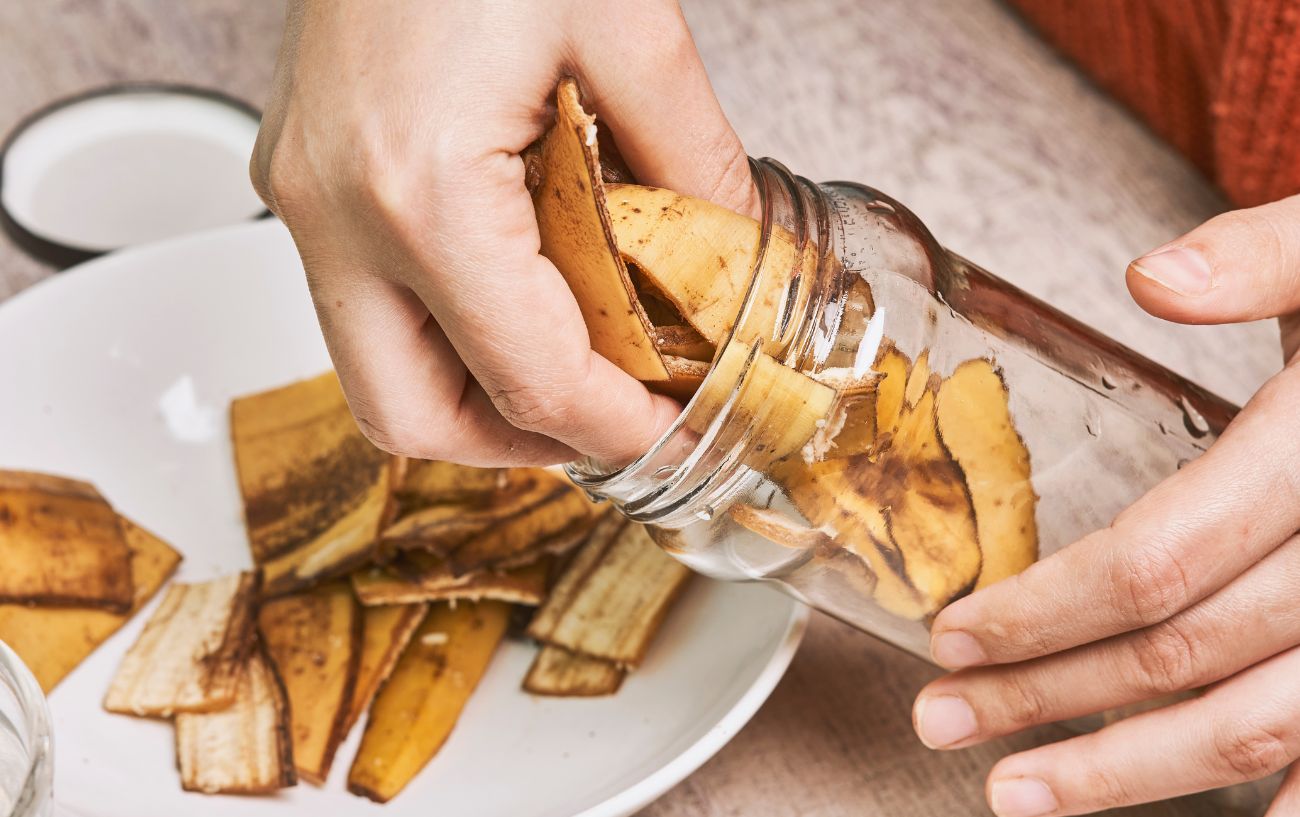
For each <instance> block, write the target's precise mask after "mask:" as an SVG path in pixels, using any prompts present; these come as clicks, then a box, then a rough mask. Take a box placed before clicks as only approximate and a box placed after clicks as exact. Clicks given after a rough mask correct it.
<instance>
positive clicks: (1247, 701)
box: [988, 649, 1300, 817]
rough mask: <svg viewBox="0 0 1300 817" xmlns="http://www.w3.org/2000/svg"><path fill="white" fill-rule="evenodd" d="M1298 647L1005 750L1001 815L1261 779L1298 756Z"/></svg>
mask: <svg viewBox="0 0 1300 817" xmlns="http://www.w3.org/2000/svg"><path fill="white" fill-rule="evenodd" d="M1297 707H1300V649H1293V650H1290V651H1289V652H1286V653H1283V654H1282V655H1279V656H1275V657H1274V658H1271V659H1269V660H1268V661H1265V662H1264V663H1262V664H1259V665H1257V666H1255V667H1252V668H1251V669H1249V670H1247V671H1246V672H1244V673H1242V674H1241V675H1238V676H1235V677H1233V678H1232V679H1230V680H1228V681H1225V682H1224V683H1223V684H1221V685H1219V686H1218V687H1215V688H1214V689H1212V690H1210V691H1209V692H1207V693H1206V694H1205V695H1203V696H1201V697H1200V698H1196V699H1193V700H1190V701H1186V702H1184V703H1180V704H1175V705H1173V706H1170V707H1167V708H1165V709H1157V710H1154V711H1151V712H1146V713H1143V714H1141V715H1135V716H1133V717H1131V718H1129V719H1127V720H1123V721H1120V722H1119V723H1116V724H1114V725H1112V726H1108V727H1106V728H1105V729H1102V730H1101V731H1099V732H1096V733H1093V734H1091V735H1084V736H1082V737H1077V738H1073V739H1071V740H1067V741H1063V742H1061V743H1055V744H1052V745H1050V746H1044V747H1041V748H1038V749H1033V750H1030V751H1028V752H1024V753H1021V754H1017V755H1012V756H1011V757H1008V758H1005V759H1003V760H1002V761H1001V762H999V763H998V764H997V765H996V766H994V767H993V771H992V772H990V774H989V784H988V798H989V804H990V805H991V806H992V807H993V811H994V813H996V814H997V815H999V817H1038V815H1049V814H1050V815H1069V814H1086V813H1089V812H1093V811H1100V810H1102V809H1108V808H1117V807H1120V806H1126V805H1132V804H1135V803H1146V802H1150V801H1152V800H1162V799H1165V798H1169V797H1175V796H1178V795H1181V794H1190V793H1192V792H1198V791H1205V790H1206V789H1212V788H1218V787H1220V786H1228V785H1232V784H1235V783H1242V782H1245V781H1248V780H1257V779H1259V778H1262V777H1266V776H1268V775H1270V774H1272V773H1274V772H1276V771H1278V770H1280V769H1283V768H1285V767H1286V766H1287V765H1288V764H1290V763H1291V762H1292V761H1293V760H1295V758H1296V757H1297V756H1300V718H1297V717H1296V715H1295V713H1296V712H1297Z"/></svg>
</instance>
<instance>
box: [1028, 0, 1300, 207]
mask: <svg viewBox="0 0 1300 817" xmlns="http://www.w3.org/2000/svg"><path fill="white" fill-rule="evenodd" d="M1009 1H1010V3H1011V5H1012V6H1014V7H1016V8H1017V9H1018V10H1019V11H1020V13H1021V14H1022V15H1023V17H1024V18H1025V20H1026V21H1027V22H1028V23H1029V24H1030V25H1031V26H1033V27H1034V28H1035V29H1037V30H1038V31H1039V32H1040V33H1041V34H1042V35H1043V37H1044V38H1045V39H1046V40H1047V41H1048V42H1049V43H1051V44H1052V45H1053V46H1055V47H1056V48H1057V49H1059V50H1060V51H1061V52H1062V53H1063V54H1064V55H1065V56H1066V57H1068V58H1069V59H1071V60H1072V61H1074V62H1075V63H1077V64H1078V65H1079V66H1080V67H1082V68H1083V69H1084V70H1085V71H1086V72H1087V73H1088V74H1090V75H1091V76H1092V77H1093V78H1094V79H1095V80H1096V82H1097V83H1098V85H1100V86H1101V87H1102V88H1104V89H1105V90H1106V91H1108V92H1109V93H1111V94H1112V95H1114V96H1115V97H1116V98H1117V99H1118V100H1119V101H1120V102H1122V103H1123V104H1125V105H1126V106H1128V107H1129V108H1130V109H1131V110H1133V111H1134V112H1135V113H1136V114H1137V115H1138V116H1140V117H1141V118H1142V119H1143V120H1145V121H1146V122H1147V124H1148V125H1150V127H1151V129H1152V130H1154V131H1155V132H1156V133H1157V134H1158V135H1160V136H1161V137H1163V138H1164V139H1166V140H1168V141H1169V142H1170V143H1171V144H1172V145H1173V146H1174V147H1176V148H1177V149H1178V150H1179V151H1181V152H1182V153H1183V154H1184V155H1186V156H1187V157H1188V159H1190V160H1191V161H1192V162H1193V163H1194V164H1195V165H1196V166H1197V167H1199V168H1200V169H1201V170H1202V171H1204V172H1205V173H1206V174H1207V175H1208V176H1210V177H1211V178H1213V179H1214V180H1215V181H1216V182H1217V183H1218V184H1219V186H1220V187H1222V188H1223V190H1224V191H1225V192H1226V193H1227V194H1228V197H1229V198H1230V199H1231V200H1232V201H1233V202H1234V203H1235V204H1237V205H1241V206H1249V205H1253V204H1262V203H1264V202H1267V201H1273V200H1276V199H1279V198H1283V197H1285V196H1289V195H1294V194H1296V193H1300V1H1298V0H1089V2H1077V0H1009Z"/></svg>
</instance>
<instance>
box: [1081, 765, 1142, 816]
mask: <svg viewBox="0 0 1300 817" xmlns="http://www.w3.org/2000/svg"><path fill="white" fill-rule="evenodd" d="M1084 780H1085V783H1086V788H1084V791H1087V792H1089V800H1088V802H1089V807H1090V808H1091V809H1094V810H1098V811H1100V810H1102V809H1111V808H1119V807H1121V806H1127V805H1131V804H1132V803H1135V802H1139V800H1140V798H1138V797H1136V796H1135V793H1134V791H1133V788H1132V786H1131V785H1130V784H1129V783H1127V782H1126V781H1125V780H1124V777H1123V775H1122V774H1121V773H1120V772H1119V771H1118V770H1116V769H1114V768H1112V767H1110V766H1097V767H1094V768H1092V769H1090V770H1089V771H1088V772H1087V774H1086V775H1085V777H1084Z"/></svg>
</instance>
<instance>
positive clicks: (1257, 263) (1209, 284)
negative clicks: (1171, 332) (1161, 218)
mask: <svg viewBox="0 0 1300 817" xmlns="http://www.w3.org/2000/svg"><path fill="white" fill-rule="evenodd" d="M1128 286H1129V291H1130V292H1131V293H1132V294H1133V298H1134V299H1135V300H1136V301H1137V302H1138V303H1139V304H1140V305H1141V306H1142V308H1143V309H1145V310H1147V311H1148V312H1150V313H1151V314H1153V315H1156V316H1157V317H1161V318H1165V319H1167V320H1171V321H1178V322H1180V323H1197V324H1200V323H1230V322H1236V321H1249V320H1256V319H1260V318H1275V317H1278V316H1279V315H1284V314H1286V313H1288V312H1292V311H1294V310H1296V309H1300V196H1293V197H1291V198H1289V199H1283V200H1282V201H1278V202H1273V203H1272V204H1265V205H1263V206H1261V207H1253V208H1251V209H1249V210H1237V211H1234V212H1231V213H1224V214H1223V215H1221V216H1217V217H1215V218H1212V219H1210V220H1209V221H1207V222H1206V223H1204V224H1202V225H1201V226H1200V227H1197V228H1196V229H1194V230H1192V231H1191V232H1190V233H1188V234H1187V235H1185V236H1183V237H1182V238H1179V239H1177V240H1175V241H1172V242H1170V243H1169V244H1166V245H1165V246H1164V247H1161V248H1160V249H1158V250H1156V251H1155V252H1153V253H1151V254H1149V255H1144V256H1143V257H1141V258H1139V259H1137V260H1136V261H1134V262H1133V263H1132V264H1130V265H1129V268H1128Z"/></svg>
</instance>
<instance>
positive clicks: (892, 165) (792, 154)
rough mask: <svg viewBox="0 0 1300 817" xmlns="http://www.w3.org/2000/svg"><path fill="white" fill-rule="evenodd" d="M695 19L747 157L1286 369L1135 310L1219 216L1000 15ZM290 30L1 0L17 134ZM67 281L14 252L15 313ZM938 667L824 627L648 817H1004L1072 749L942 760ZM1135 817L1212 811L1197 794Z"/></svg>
mask: <svg viewBox="0 0 1300 817" xmlns="http://www.w3.org/2000/svg"><path fill="white" fill-rule="evenodd" d="M685 5H686V12H687V16H688V18H689V19H690V22H691V25H692V29H693V30H694V32H695V36H696V39H697V41H698V43H699V46H700V50H701V51H702V53H703V54H704V59H705V62H706V63H707V65H708V68H709V72H710V75H711V76H712V77H713V80H714V82H715V84H716V87H717V90H718V94H719V96H720V98H721V99H722V102H723V105H724V107H725V109H726V111H727V113H728V115H729V116H730V117H731V119H732V122H733V123H734V124H735V126H736V128H737V130H738V131H739V133H740V134H741V136H742V138H743V139H744V140H745V143H746V146H747V148H748V149H749V152H750V153H751V154H754V155H770V156H774V157H777V158H779V159H781V160H782V161H784V162H785V163H786V164H787V165H788V166H790V167H791V168H792V169H794V170H796V171H797V172H799V173H802V174H803V175H806V176H808V177H810V178H813V179H832V178H845V179H852V180H857V181H863V182H866V183H868V184H871V185H873V186H876V187H878V188H880V189H882V190H885V191H886V192H889V193H891V194H892V195H894V196H896V197H898V198H900V199H902V200H903V201H904V202H906V203H907V204H908V205H909V206H911V207H912V208H914V209H915V210H916V212H917V213H918V214H919V215H920V216H921V218H922V219H923V220H925V221H926V222H927V223H928V224H929V225H930V227H931V228H932V229H933V231H934V232H935V233H936V235H937V236H938V237H939V239H940V241H941V242H943V243H945V244H947V245H948V246H949V247H951V248H953V249H955V250H956V251H958V252H960V253H962V254H964V255H966V256H967V257H969V258H971V259H973V260H975V261H977V262H979V263H982V264H984V265H985V266H987V267H989V268H990V269H992V270H994V271H995V272H997V273H999V274H1000V275H1002V276H1004V277H1005V278H1007V279H1009V280H1011V281H1012V282H1013V283H1016V284H1017V285H1019V286H1021V287H1024V288H1025V289H1027V290H1029V291H1031V292H1033V293H1034V294H1036V295H1039V296H1041V297H1043V298H1045V299H1046V300H1048V301H1050V302H1052V303H1054V304H1056V305H1058V306H1060V307H1062V308H1064V309H1065V310H1066V311H1068V312H1072V313H1073V314H1075V315H1077V316H1079V317H1081V318H1083V319H1084V320H1086V321H1088V322H1090V323H1092V324H1093V325H1095V326H1097V327H1098V328H1100V329H1101V330H1102V331H1105V332H1107V333H1110V334H1112V335H1113V336H1115V337H1116V338H1118V339H1119V340H1121V341H1123V342H1126V343H1128V344H1130V345H1132V346H1134V347H1136V348H1137V349H1138V350H1139V351H1141V352H1143V353H1145V354H1147V355H1149V356H1151V357H1153V358H1155V359H1157V360H1159V361H1161V362H1163V363H1165V364H1167V365H1170V366H1172V367H1173V368H1175V369H1177V370H1179V371H1181V372H1183V373H1185V374H1188V375H1190V376H1192V377H1193V378H1194V379H1196V380H1198V381H1200V382H1202V383H1203V384H1205V385H1206V386H1208V387H1210V388H1212V389H1214V390H1216V391H1218V392H1220V393H1221V394H1223V395H1224V396H1225V397H1228V398H1230V399H1233V400H1235V401H1238V402H1240V401H1243V400H1245V399H1246V398H1247V397H1248V396H1249V395H1250V393H1251V392H1252V391H1253V390H1254V389H1255V388H1256V387H1257V386H1258V385H1259V383H1260V382H1262V381H1263V379H1264V378H1265V377H1267V376H1268V375H1269V374H1270V373H1271V372H1273V371H1275V370H1276V368H1277V366H1278V364H1279V356H1278V353H1277V347H1276V343H1277V341H1276V330H1275V329H1274V328H1273V327H1272V326H1271V325H1254V326H1238V327H1224V328H1195V329H1193V328H1188V327H1175V326H1172V325H1169V324H1164V323H1161V322H1158V321H1156V320H1154V319H1152V318H1149V317H1147V316H1145V315H1144V314H1143V313H1142V312H1141V311H1140V310H1139V309H1138V308H1137V307H1136V306H1134V305H1133V304H1132V302H1131V301H1130V300H1129V299H1128V297H1127V294H1126V292H1125V290H1124V285H1123V269H1124V265H1125V264H1126V263H1127V261H1128V260H1129V259H1130V258H1131V257H1133V256H1135V255H1137V254H1139V253H1141V252H1142V251H1143V250H1145V249H1148V248H1150V247H1153V246H1155V245H1157V244H1159V243H1162V242H1163V241H1165V240H1167V239H1169V238H1171V237H1173V236H1175V235H1176V234H1178V233H1180V232H1182V231H1183V230H1186V229H1187V228H1189V227H1191V226H1193V225H1194V224H1196V223H1198V222H1199V221H1202V220H1204V219H1205V218H1206V217H1208V216H1209V215H1211V214H1213V213H1214V212H1216V211H1218V210H1220V209H1221V208H1222V207H1223V203H1222V201H1221V200H1220V198H1219V197H1218V196H1217V194H1216V193H1215V192H1214V191H1213V190H1212V189H1211V188H1210V187H1209V186H1208V185H1206V184H1205V182H1204V181H1203V180H1202V179H1200V178H1199V177H1198V176H1197V175H1196V174H1195V172H1194V171H1192V170H1191V169H1190V168H1189V167H1188V166H1187V165H1186V164H1185V163H1184V162H1183V161H1182V160H1181V159H1179V158H1178V157H1177V156H1175V155H1174V154H1173V153H1172V152H1171V151H1170V150H1168V149H1167V148H1165V147H1164V146H1163V145H1161V144H1160V143H1158V142H1157V141H1156V140H1155V139H1154V138H1153V137H1152V136H1151V135H1150V134H1148V132H1147V131H1145V130H1144V129H1143V128H1142V127H1141V126H1140V125H1138V124H1137V123H1135V122H1134V121H1133V120H1132V119H1131V118H1130V117H1129V116H1128V115H1126V114H1125V113H1124V112H1123V111H1121V110H1120V109H1119V108H1117V107H1116V106H1115V105H1114V104H1113V103H1111V102H1109V101H1108V100H1107V99H1105V98H1104V97H1103V96H1101V95H1100V94H1099V93H1098V92H1097V91H1096V90H1095V89H1094V88H1093V87H1092V86H1091V85H1089V83H1088V82H1087V81H1086V80H1085V79H1082V78H1081V77H1080V76H1079V75H1078V74H1076V73H1075V72H1074V71H1073V70H1072V69H1071V68H1070V67H1069V66H1068V65H1066V64H1064V63H1063V62H1061V61H1060V60H1059V59H1057V58H1056V56H1055V55H1054V54H1053V53H1052V52H1051V51H1050V50H1049V49H1047V48H1046V47H1045V46H1044V45H1042V44H1041V43H1039V42H1038V41H1037V40H1036V39H1035V38H1034V36H1033V35H1032V33H1031V32H1029V31H1028V30H1027V29H1025V28H1024V27H1023V26H1022V25H1021V24H1020V23H1019V22H1018V21H1017V20H1016V19H1015V18H1014V17H1012V16H1011V15H1010V14H1009V13H1008V12H1007V11H1006V10H1005V9H1004V8H1002V7H1001V6H1000V5H998V4H997V2H996V0H872V1H871V2H869V3H867V2H860V1H858V0H802V1H801V0H758V1H757V2H755V1H754V0H692V2H688V3H686V4H685ZM281 14H282V12H281V6H280V4H278V3H270V2H266V0H186V2H184V3H176V2H173V0H8V2H5V3H0V129H2V130H8V128H9V127H11V126H12V124H13V123H14V122H15V121H16V120H17V119H18V118H19V117H20V116H21V115H22V114H23V113H25V112H27V111H29V110H31V109H33V108H35V107H37V106H40V105H42V104H44V103H45V102H48V101H49V100H51V99H53V98H55V97H57V96H60V95H63V94H68V93H72V92H75V91H78V90H81V89H84V88H87V87H91V86H95V85H99V84H103V83H108V82H115V81H121V80H128V79H133V80H146V79H153V80H180V81H187V82H192V83H198V84H202V85H208V86H213V87H217V88H221V89H224V90H226V91H228V92H231V93H233V94H235V95H237V96H240V97H243V98H245V99H247V100H250V101H252V102H254V103H255V104H258V105H260V104H262V102H263V100H264V96H265V92H266V87H267V85H268V80H269V77H270V72H271V68H272V65H273V62H274V56H275V46H276V43H277V41H278V39H279V31H280V27H281V24H282V20H281ZM49 274H51V270H49V269H48V268H46V267H44V266H42V265H40V264H38V263H36V262H34V261H32V260H30V259H28V258H26V257H24V256H23V255H22V254H21V253H20V252H19V251H18V250H17V248H16V247H14V246H13V245H12V244H9V243H8V242H7V241H5V240H4V239H2V238H0V299H2V298H4V297H7V296H9V295H12V294H14V293H16V292H18V291H19V290H21V289H23V288H24V287H26V286H28V285H30V284H33V283H35V282H37V281H39V280H40V279H41V278H43V277H45V276H47V275H49ZM13 353H15V351H14V350H4V351H2V352H0V354H13ZM934 674H935V671H934V670H932V669H931V668H929V667H927V666H925V665H924V664H922V663H921V662H919V661H916V660H914V659H911V658H908V657H905V656H903V655H901V654H900V653H898V652H896V651H894V650H892V649H890V648H888V647H885V646H883V645H880V644H878V643H876V642H875V641H873V640H872V639H871V638H869V637H867V636H864V635H861V634H859V633H856V632H854V631H852V630H850V629H849V628H847V627H845V626H844V625H841V624H838V623H836V622H834V621H832V620H830V619H828V618H825V617H821V616H817V617H815V618H814V621H813V623H812V626H811V627H810V629H809V632H808V637H807V640H806V641H805V642H804V645H803V648H802V649H801V650H800V652H799V654H798V656H797V658H796V659H795V661H794V663H793V665H792V666H791V668H790V671H789V674H788V675H787V676H786V677H785V679H784V680H783V681H782V682H781V684H780V686H779V687H778V688H777V689H776V691H775V692H774V693H773V695H772V697H771V699H770V700H769V701H768V703H767V704H766V705H765V706H764V707H763V709H762V710H761V711H760V712H759V713H758V715H757V716H756V717H755V718H754V720H753V721H752V722H751V723H750V725H749V726H748V727H746V728H745V730H744V731H743V732H741V733H740V735H738V736H737V737H736V738H735V740H733V741H732V742H731V743H730V744H729V745H728V746H727V747H726V748H724V749H723V750H722V751H721V752H720V753H719V754H718V755H717V756H716V757H715V758H714V759H713V760H711V761H710V762H708V763H707V764H705V765H704V767H703V768H701V769H700V770H699V771H698V772H697V773H696V774H695V775H693V776H692V777H691V778H689V779H688V780H686V781H685V782H683V783H682V784H681V785H679V786H678V787H677V788H675V789H674V790H673V791H671V792H669V793H668V794H667V795H666V796H665V797H663V798H662V799H661V800H659V801H658V802H657V803H655V804H654V805H652V806H650V807H649V808H648V809H646V810H645V812H644V814H645V815H649V816H651V817H688V815H689V817H723V815H746V816H747V817H749V816H750V815H803V816H804V817H840V816H841V815H843V816H845V817H847V816H848V815H854V816H855V817H856V816H857V815H882V816H887V817H901V816H903V815H927V816H928V815H958V814H982V813H986V809H985V807H984V805H983V795H982V790H983V777H984V775H985V773H986V772H987V771H988V769H989V767H990V766H991V765H992V764H993V762H994V761H995V760H996V759H997V758H998V757H1000V756H1001V755H1003V754H1005V753H1007V752H1008V751H1012V750H1015V749H1020V748H1023V747H1026V746H1029V745H1031V744H1032V743H1033V742H1034V741H1042V740H1053V739H1058V738H1060V737H1061V736H1062V735H1063V734H1064V733H1063V732H1061V731H1059V730H1057V729H1055V728H1047V729H1042V730H1038V731H1037V732H1036V733H1034V734H1030V735H1023V736H1019V737H1017V738H1014V739H1010V740H1004V741H998V742H996V743H994V744H991V745H988V746H985V747H981V748H977V749H972V750H967V751H964V752H959V753H950V754H938V753H933V752H930V751H928V750H926V749H924V748H923V747H922V746H921V744H920V743H919V742H918V741H917V740H916V738H915V737H914V736H913V734H912V730H911V725H910V721H909V711H910V705H911V701H912V698H913V696H914V695H915V693H916V691H917V690H918V689H919V688H920V687H921V686H922V685H923V684H924V683H925V682H926V681H927V680H928V679H930V678H931V677H933V676H934ZM1123 813H1125V814H1135V815H1137V814H1141V815H1150V816H1151V817H1155V816H1156V815H1201V814H1206V815H1208V814H1212V813H1216V811H1215V809H1214V807H1213V806H1212V805H1210V804H1208V803H1207V802H1205V799H1204V798H1189V799H1185V800H1182V801H1178V802H1173V803H1165V804H1156V805H1152V806H1147V807H1144V808H1141V809H1132V810H1129V811H1125V812H1123Z"/></svg>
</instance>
